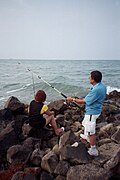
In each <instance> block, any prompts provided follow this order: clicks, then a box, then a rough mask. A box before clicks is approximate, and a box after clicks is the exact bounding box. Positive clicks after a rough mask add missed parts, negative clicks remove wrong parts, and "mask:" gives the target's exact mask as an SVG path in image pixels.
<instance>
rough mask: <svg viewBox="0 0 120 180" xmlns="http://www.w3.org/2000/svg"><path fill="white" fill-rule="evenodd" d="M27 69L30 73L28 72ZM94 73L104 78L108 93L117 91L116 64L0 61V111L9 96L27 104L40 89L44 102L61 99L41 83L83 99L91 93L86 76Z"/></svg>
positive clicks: (119, 65)
mask: <svg viewBox="0 0 120 180" xmlns="http://www.w3.org/2000/svg"><path fill="white" fill-rule="evenodd" d="M28 69H30V71H29V70H28ZM93 70H99V71H101V72H102V74H103V79H102V81H103V83H104V84H105V85H106V86H107V93H109V92H111V91H112V90H114V89H116V90H118V91H120V61H119V60H114V61H112V60H99V61H98V60H96V61H95V60H34V59H33V60H19V59H18V60H12V59H9V60H2V59H1V60H0V107H4V104H5V102H6V100H7V99H8V98H9V97H10V96H15V97H17V98H18V99H19V100H20V101H21V102H23V103H30V101H31V100H32V99H33V98H34V91H35V92H36V91H37V90H39V89H42V90H44V91H45V92H46V94H47V102H50V101H53V100H58V99H62V98H64V97H63V96H61V95H60V93H58V92H57V91H55V90H54V89H53V88H51V87H50V86H48V84H46V83H45V82H44V81H43V80H41V79H39V78H38V76H39V77H42V79H44V80H45V81H47V82H49V83H50V84H51V85H52V86H54V87H55V88H56V89H57V90H59V91H60V92H62V93H63V94H65V95H66V96H78V97H84V96H85V95H86V94H87V93H88V92H89V90H90V87H91V84H90V83H89V75H90V72H91V71H93Z"/></svg>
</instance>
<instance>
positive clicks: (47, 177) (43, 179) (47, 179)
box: [40, 172, 54, 180]
mask: <svg viewBox="0 0 120 180" xmlns="http://www.w3.org/2000/svg"><path fill="white" fill-rule="evenodd" d="M40 180H54V178H53V176H52V175H51V174H48V173H47V172H42V173H41V176H40Z"/></svg>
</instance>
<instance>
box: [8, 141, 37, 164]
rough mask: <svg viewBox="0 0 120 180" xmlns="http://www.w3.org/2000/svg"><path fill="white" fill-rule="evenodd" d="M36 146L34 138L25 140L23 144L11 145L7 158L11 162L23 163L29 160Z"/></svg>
mask: <svg viewBox="0 0 120 180" xmlns="http://www.w3.org/2000/svg"><path fill="white" fill-rule="evenodd" d="M33 148H34V141H33V139H32V138H28V139H26V140H25V141H24V144H23V145H19V144H17V145H14V146H11V147H10V148H9V149H8V151H7V160H8V162H9V163H16V162H19V163H21V162H22V163H23V162H27V160H28V158H29V156H30V154H31V153H32V151H33Z"/></svg>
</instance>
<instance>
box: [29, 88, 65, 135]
mask: <svg viewBox="0 0 120 180" xmlns="http://www.w3.org/2000/svg"><path fill="white" fill-rule="evenodd" d="M45 100H46V94H45V92H44V91H43V90H39V91H38V92H37V93H36V95H35V99H34V100H32V101H31V103H30V108H29V124H30V126H32V127H34V128H37V129H40V128H43V127H44V126H46V125H47V124H51V126H52V128H53V129H54V131H55V134H56V135H60V134H61V133H62V132H63V129H62V128H58V127H57V124H56V119H55V117H54V112H53V111H49V110H48V106H47V105H45V104H44V102H45Z"/></svg>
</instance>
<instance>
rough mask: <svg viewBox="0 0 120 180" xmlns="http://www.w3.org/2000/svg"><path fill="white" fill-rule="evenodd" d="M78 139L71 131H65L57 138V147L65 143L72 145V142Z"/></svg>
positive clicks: (61, 146)
mask: <svg viewBox="0 0 120 180" xmlns="http://www.w3.org/2000/svg"><path fill="white" fill-rule="evenodd" d="M76 141H79V139H78V137H76V136H75V134H74V133H73V132H72V131H68V132H65V133H64V134H63V135H62V136H61V137H60V140H59V148H60V149H61V148H63V147H64V146H66V145H67V144H70V145H72V144H73V143H74V142H76Z"/></svg>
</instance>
